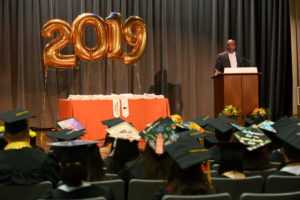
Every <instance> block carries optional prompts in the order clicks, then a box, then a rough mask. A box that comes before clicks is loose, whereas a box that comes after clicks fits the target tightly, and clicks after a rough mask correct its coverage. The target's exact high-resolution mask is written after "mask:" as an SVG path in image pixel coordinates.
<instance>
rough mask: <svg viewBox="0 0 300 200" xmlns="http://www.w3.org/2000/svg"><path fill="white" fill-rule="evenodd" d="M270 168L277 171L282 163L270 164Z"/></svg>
mask: <svg viewBox="0 0 300 200" xmlns="http://www.w3.org/2000/svg"><path fill="white" fill-rule="evenodd" d="M270 164H271V166H272V167H274V168H276V169H278V168H279V167H281V165H282V163H281V162H270Z"/></svg>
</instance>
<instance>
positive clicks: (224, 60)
mask: <svg viewBox="0 0 300 200" xmlns="http://www.w3.org/2000/svg"><path fill="white" fill-rule="evenodd" d="M235 55H236V58H237V66H238V67H243V66H242V59H241V58H240V56H239V54H238V53H237V52H235ZM225 67H231V65H230V60H229V56H228V51H224V52H222V53H220V54H218V57H217V60H216V66H215V69H216V70H218V71H220V72H222V73H223V72H224V68H225Z"/></svg>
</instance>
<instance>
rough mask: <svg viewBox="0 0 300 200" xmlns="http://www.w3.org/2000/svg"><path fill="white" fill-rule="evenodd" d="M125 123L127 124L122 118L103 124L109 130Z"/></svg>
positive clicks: (109, 120)
mask: <svg viewBox="0 0 300 200" xmlns="http://www.w3.org/2000/svg"><path fill="white" fill-rule="evenodd" d="M123 122H125V121H124V120H123V119H121V118H113V119H108V120H103V121H102V124H104V125H105V126H107V127H108V128H111V127H113V126H116V125H118V124H121V123H123Z"/></svg>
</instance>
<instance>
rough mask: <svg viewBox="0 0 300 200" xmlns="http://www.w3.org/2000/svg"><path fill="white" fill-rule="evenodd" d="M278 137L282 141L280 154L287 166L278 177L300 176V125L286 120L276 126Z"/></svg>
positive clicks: (280, 171) (278, 173)
mask: <svg viewBox="0 0 300 200" xmlns="http://www.w3.org/2000/svg"><path fill="white" fill-rule="evenodd" d="M274 128H275V129H276V131H277V134H276V137H277V138H278V139H279V140H280V141H281V148H280V152H281V154H282V156H283V158H284V161H285V164H284V166H283V167H282V168H281V169H280V170H279V172H277V173H276V175H286V176H300V134H299V133H300V125H299V122H298V121H295V120H289V119H285V120H283V121H281V122H278V123H277V124H275V125H274Z"/></svg>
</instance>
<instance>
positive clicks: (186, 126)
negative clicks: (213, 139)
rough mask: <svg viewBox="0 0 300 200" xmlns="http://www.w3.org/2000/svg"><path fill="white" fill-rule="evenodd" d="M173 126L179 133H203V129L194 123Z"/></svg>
mask: <svg viewBox="0 0 300 200" xmlns="http://www.w3.org/2000/svg"><path fill="white" fill-rule="evenodd" d="M175 125H176V126H177V128H179V129H177V132H181V131H185V130H197V131H200V132H203V131H204V129H203V128H202V127H201V126H200V125H198V124H197V123H195V122H182V123H175Z"/></svg>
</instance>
